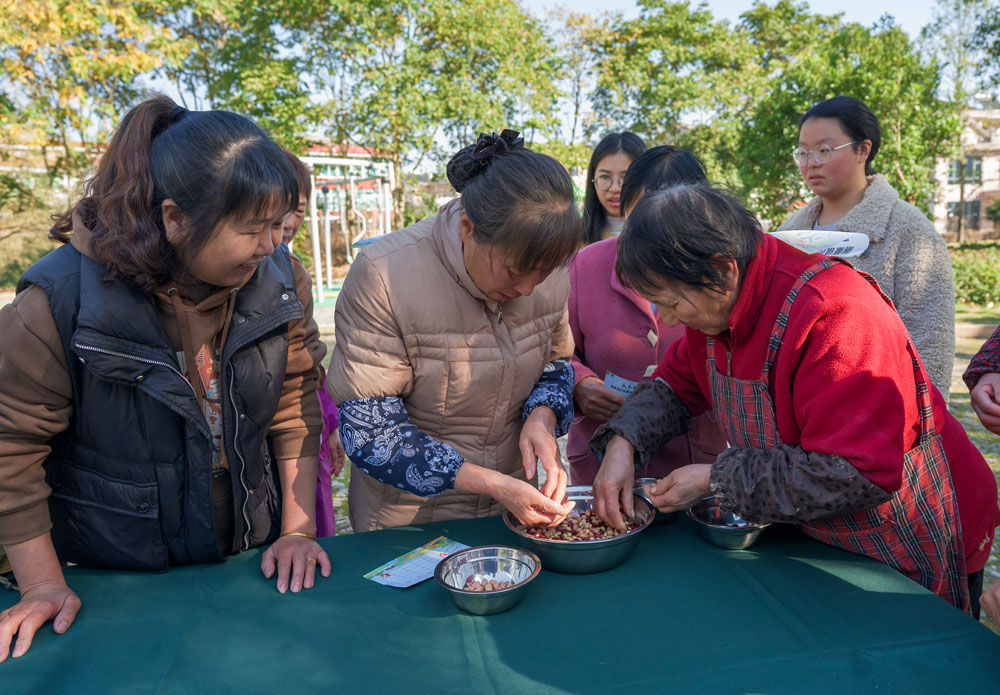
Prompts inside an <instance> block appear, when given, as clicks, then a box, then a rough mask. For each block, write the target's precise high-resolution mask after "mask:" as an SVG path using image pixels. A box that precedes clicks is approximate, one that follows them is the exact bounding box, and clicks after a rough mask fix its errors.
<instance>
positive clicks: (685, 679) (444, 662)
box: [0, 518, 1000, 695]
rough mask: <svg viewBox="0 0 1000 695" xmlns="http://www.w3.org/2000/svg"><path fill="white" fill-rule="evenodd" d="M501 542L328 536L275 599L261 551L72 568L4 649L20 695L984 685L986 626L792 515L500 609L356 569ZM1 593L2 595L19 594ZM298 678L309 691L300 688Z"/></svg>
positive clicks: (543, 590)
mask: <svg viewBox="0 0 1000 695" xmlns="http://www.w3.org/2000/svg"><path fill="white" fill-rule="evenodd" d="M442 534H443V535H447V536H448V537H450V538H452V539H454V540H458V541H461V542H463V543H467V544H469V545H479V544H484V543H510V542H511V541H512V540H513V536H512V535H511V534H510V533H509V532H508V531H507V529H505V528H504V527H503V525H502V523H501V522H500V520H499V519H497V518H491V519H477V520H471V521H458V522H450V523H443V524H432V525H428V526H423V527H409V528H401V529H392V530H387V531H379V532H375V533H364V534H358V535H353V536H341V537H338V538H333V539H327V540H324V541H323V544H324V546H325V547H326V549H327V551H328V552H329V553H330V556H331V557H332V559H333V562H334V574H333V576H332V577H331V578H329V579H325V580H324V579H319V580H318V582H317V588H314V589H312V590H311V591H304V592H302V593H301V594H297V595H293V594H287V595H279V594H278V593H277V591H276V590H275V589H274V584H273V582H271V581H267V580H265V579H264V578H263V576H261V574H260V570H259V555H258V553H256V552H251V553H244V554H243V555H240V556H237V557H234V558H232V559H230V560H229V561H227V562H226V563H225V564H223V565H216V566H199V567H182V568H176V569H172V570H171V571H170V572H168V573H166V574H161V575H144V574H135V573H120V572H102V571H93V570H82V569H77V568H74V569H71V570H69V571H68V572H67V580H68V581H69V583H70V584H71V586H73V587H74V588H75V590H76V591H77V593H79V595H80V598H81V599H82V600H83V610H82V611H81V613H80V615H79V617H78V619H77V622H76V624H75V625H74V626H73V627H72V628H71V629H70V630H69V632H68V633H67V634H65V635H62V636H58V635H55V634H54V633H53V632H52V630H51V628H50V627H46V628H43V630H42V631H40V633H39V634H38V636H37V637H36V639H35V643H34V646H33V647H32V649H31V651H29V652H28V654H26V655H25V656H23V657H21V658H19V659H14V660H8V661H7V662H5V663H3V664H0V692H2V693H4V695H6V694H7V693H10V694H15V693H16V694H18V695H23V694H26V693H46V694H48V693H71V692H72V693H88V692H94V693H205V694H208V693H212V694H214V693H220V692H239V693H262V692H269V693H285V692H295V693H302V692H330V693H361V692H365V693H425V692H433V693H498V694H500V693H502V694H503V695H508V694H510V693H629V695H635V694H636V693H666V692H677V693H712V694H713V695H719V694H721V693H821V692H831V693H862V692H863V693H868V692H883V693H897V692H907V693H945V692H969V693H982V694H985V693H994V692H998V690H1000V637H997V636H996V635H994V634H993V633H991V632H990V631H989V630H987V629H986V628H985V627H983V626H981V625H979V624H978V623H976V622H974V621H973V620H972V619H971V618H969V617H967V616H965V615H963V614H962V613H960V612H959V611H957V610H955V609H954V608H952V607H951V606H949V605H948V604H946V603H945V602H944V601H942V600H941V599H939V598H937V597H935V596H933V595H931V594H930V593H928V592H927V591H925V590H923V589H922V588H920V587H919V586H917V585H916V584H913V583H912V582H910V581H909V580H907V579H905V578H903V577H902V576H900V575H898V574H896V573H895V572H893V571H891V570H889V569H888V568H886V567H884V566H883V565H880V564H878V563H875V562H873V561H870V560H867V559H865V558H862V557H859V556H855V555H850V554H848V553H844V552H841V551H838V550H834V549H832V548H829V547H827V546H824V545H821V544H819V543H816V542H814V541H811V540H808V539H806V538H805V537H803V536H801V535H799V534H797V533H795V532H793V531H789V530H781V529H776V528H772V529H769V530H768V531H767V532H766V533H765V535H764V536H763V538H762V540H761V542H760V544H758V545H757V546H755V547H754V548H751V549H750V550H748V551H742V552H731V551H724V550H721V549H717V548H714V547H712V546H709V545H706V544H705V543H704V542H702V541H701V540H700V539H699V538H698V537H697V536H696V535H695V532H694V527H693V524H692V522H690V521H689V520H688V519H686V518H684V519H681V520H680V521H679V522H678V523H676V524H674V525H672V526H661V527H653V528H650V529H648V530H647V532H645V534H644V536H643V538H642V540H641V542H640V544H639V547H638V549H637V550H636V553H635V554H634V555H633V556H632V558H631V559H630V560H629V561H628V562H627V563H626V564H624V565H623V566H621V567H618V568H617V569H614V570H611V571H608V572H603V573H600V574H591V575H566V574H557V573H554V572H547V571H543V572H542V573H541V574H540V575H539V576H538V578H537V579H536V580H535V582H534V583H533V585H532V586H531V587H530V590H529V591H528V593H527V596H526V597H525V599H524V601H523V602H522V603H521V604H520V605H519V606H518V607H516V608H515V609H514V610H512V611H510V612H508V613H503V614H500V615H494V616H488V617H474V616H469V615H466V614H463V613H461V612H460V611H459V610H458V609H457V608H456V607H455V606H454V604H453V603H452V601H451V598H450V597H449V596H448V595H447V594H446V593H445V592H444V591H443V590H442V589H441V588H440V587H439V586H437V584H436V583H435V582H434V580H433V579H431V580H428V581H426V582H424V583H423V584H420V585H417V586H416V587H413V588H410V589H394V588H390V587H385V586H381V585H379V584H376V583H374V582H371V581H368V580H366V579H364V578H363V577H362V574H364V573H365V572H367V571H368V570H371V569H373V568H375V567H377V566H378V565H380V564H382V563H383V562H386V561H388V560H390V559H392V558H393V557H396V556H397V555H400V554H402V553H403V552H405V551H408V550H410V549H412V548H415V547H417V546H419V545H422V544H423V543H425V542H427V541H429V540H432V539H433V538H435V537H437V536H438V535H442ZM15 598H16V596H15V595H14V594H13V593H9V592H7V593H4V594H2V595H0V608H6V607H8V606H9V605H12V604H13V603H14V599H15ZM307 688H309V689H310V690H306V689H307Z"/></svg>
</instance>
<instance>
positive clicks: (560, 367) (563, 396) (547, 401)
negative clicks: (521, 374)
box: [521, 358, 576, 437]
mask: <svg viewBox="0 0 1000 695" xmlns="http://www.w3.org/2000/svg"><path fill="white" fill-rule="evenodd" d="M575 385H576V373H575V371H574V370H573V365H572V364H570V361H569V360H568V359H566V358H563V359H558V360H552V361H551V362H549V363H548V364H546V365H545V368H544V369H542V375H541V376H540V377H538V381H537V382H535V388H534V390H533V391H532V392H531V395H530V396H528V400H527V401H525V403H524V409H523V410H522V411H521V417H522V418H523V419H524V420H527V419H528V415H530V414H531V411H532V410H534V409H535V408H537V407H538V406H540V405H547V406H549V407H550V408H552V411H553V412H554V413H555V414H556V422H557V424H556V436H557V437H561V436H563V435H564V434H566V433H567V432H569V426H570V425H571V424H572V423H573V387H574V386H575Z"/></svg>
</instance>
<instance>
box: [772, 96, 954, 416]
mask: <svg viewBox="0 0 1000 695" xmlns="http://www.w3.org/2000/svg"><path fill="white" fill-rule="evenodd" d="M881 141H882V133H881V129H880V127H879V123H878V119H877V118H876V117H875V114H873V113H872V112H871V110H870V109H869V108H868V107H867V106H866V105H865V104H864V102H862V101H860V100H859V99H855V98H853V97H843V96H840V97H834V98H833V99H827V100H826V101H821V102H819V103H818V104H816V105H814V106H813V107H812V108H810V109H809V110H808V111H806V113H805V114H804V115H803V116H802V118H801V119H799V143H798V147H797V148H796V150H795V152H793V153H792V156H793V158H794V159H795V161H796V163H797V164H798V166H799V171H800V172H801V174H802V178H803V179H804V180H805V182H806V184H807V185H808V186H809V188H810V189H811V190H812V192H813V193H815V194H816V197H815V198H813V199H812V200H811V201H809V203H808V204H807V205H806V206H805V207H804V208H802V209H801V210H799V211H798V212H796V213H795V214H794V215H792V216H791V217H790V218H789V219H788V221H786V222H785V223H784V224H783V225H781V227H780V228H781V229H782V230H785V229H819V230H837V231H841V232H860V233H862V234H867V235H868V237H869V239H870V243H869V246H868V250H866V251H865V252H864V253H863V254H862V255H861V256H859V257H857V258H852V259H851V262H852V263H853V264H854V266H855V267H857V268H858V269H859V270H863V271H865V272H866V273H869V274H870V275H872V276H873V277H874V278H875V280H877V281H878V284H879V287H881V288H882V290H883V291H884V292H885V293H886V294H887V295H889V298H890V299H892V302H893V304H895V306H896V311H897V312H898V313H899V317H900V318H901V319H902V320H903V324H904V325H905V326H906V329H907V330H908V331H909V333H910V337H911V338H912V339H913V343H914V345H916V347H917V351H918V352H919V353H920V358H921V359H922V360H923V362H924V367H925V368H926V370H927V374H928V376H929V377H930V379H931V383H933V384H934V386H936V387H937V389H938V391H940V392H941V395H942V396H944V398H945V400H946V401H947V400H948V391H949V388H950V384H951V371H952V365H953V364H954V361H955V288H954V282H953V279H952V270H951V258H950V256H949V254H948V249H947V247H946V246H945V243H944V239H942V238H941V235H940V234H938V233H937V231H935V229H934V225H933V224H932V223H931V221H930V220H929V219H927V216H926V215H924V214H923V213H922V212H920V210H918V209H917V208H915V207H914V206H913V205H910V204H909V203H907V202H905V201H903V200H900V198H899V194H898V193H897V192H896V190H895V189H894V188H893V187H892V186H891V185H890V184H889V182H888V181H887V180H886V178H885V176H883V175H882V174H876V173H875V170H874V169H873V168H872V160H873V159H874V158H875V155H876V154H877V153H878V149H879V145H880V144H881Z"/></svg>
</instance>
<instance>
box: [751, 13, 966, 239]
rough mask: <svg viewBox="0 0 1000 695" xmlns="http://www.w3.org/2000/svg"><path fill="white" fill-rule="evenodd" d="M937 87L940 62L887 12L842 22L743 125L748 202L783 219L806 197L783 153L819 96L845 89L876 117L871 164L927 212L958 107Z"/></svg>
mask: <svg viewBox="0 0 1000 695" xmlns="http://www.w3.org/2000/svg"><path fill="white" fill-rule="evenodd" d="M939 85H940V68H939V67H938V66H937V65H936V64H935V63H933V62H931V63H930V64H925V63H923V62H922V61H921V59H920V56H919V55H918V53H917V51H916V50H915V47H914V46H913V44H912V42H911V41H910V39H909V38H908V37H907V36H906V34H905V33H904V32H903V31H902V30H901V29H900V28H899V27H897V26H895V25H894V24H893V22H892V20H891V18H883V20H882V21H881V22H880V23H879V24H877V25H876V26H875V27H874V28H872V29H868V28H866V27H862V26H860V25H857V24H848V25H844V26H842V27H841V28H840V29H838V30H837V31H836V33H834V34H833V35H832V37H831V38H829V39H828V40H825V41H822V42H818V43H817V44H816V46H815V50H813V51H811V52H809V53H806V54H803V55H801V56H799V57H798V58H797V59H796V60H795V61H794V62H793V63H791V64H790V65H788V67H787V68H786V69H784V70H783V71H782V72H781V74H780V75H779V76H778V77H777V79H776V80H775V81H774V83H773V85H772V87H771V89H770V90H769V91H768V93H767V95H766V96H765V97H764V98H763V99H762V100H761V102H760V103H759V104H758V105H757V107H756V109H755V110H754V112H753V114H752V116H751V117H750V118H748V119H747V120H746V121H745V122H744V123H743V126H742V135H741V153H742V157H740V159H739V160H738V161H737V162H736V166H737V168H738V169H739V171H740V176H741V179H742V182H743V185H744V188H745V190H747V191H752V192H754V195H753V197H751V199H750V201H749V202H750V203H751V205H752V206H753V207H754V208H755V209H756V210H757V212H758V213H760V214H761V215H762V216H764V217H767V218H771V219H776V220H780V219H781V218H783V217H785V216H786V215H787V211H788V209H789V207H790V206H791V205H792V204H793V203H794V202H795V201H796V200H797V199H802V198H804V197H806V196H808V195H810V194H809V193H808V191H807V190H806V189H805V187H804V184H803V183H802V181H801V178H800V177H799V175H798V171H797V168H796V167H795V165H794V163H793V162H792V160H791V158H790V157H789V156H788V152H790V151H791V150H792V149H793V147H794V145H795V142H796V134H797V128H798V118H799V116H801V114H802V113H804V112H805V111H806V110H807V109H808V108H809V106H810V105H812V104H814V103H816V102H818V101H822V100H823V99H828V98H830V97H833V96H837V95H849V96H854V97H857V98H858V99H861V100H862V101H864V102H865V103H866V104H868V106H869V107H870V108H871V109H872V111H873V112H874V113H875V114H876V115H877V116H878V118H879V121H880V123H881V126H882V146H881V149H880V151H879V154H878V156H877V159H876V160H875V163H874V165H875V168H876V169H878V170H880V171H882V172H883V173H884V174H885V175H886V176H887V177H888V178H889V179H890V181H891V182H892V184H893V186H894V187H895V188H896V189H897V190H898V191H899V194H900V197H902V198H903V199H904V200H908V201H909V202H911V203H914V204H916V205H918V206H919V207H921V208H922V209H924V210H925V211H926V210H927V209H928V207H929V205H930V203H931V201H932V200H933V192H934V181H933V169H934V165H935V160H936V159H937V158H938V157H942V156H946V155H947V154H948V153H950V152H952V151H953V149H954V147H955V146H956V144H957V142H958V138H959V136H960V132H961V131H960V125H959V118H958V109H957V108H956V107H955V105H954V104H952V103H948V102H943V101H941V100H940V99H938V97H937V92H938V88H939Z"/></svg>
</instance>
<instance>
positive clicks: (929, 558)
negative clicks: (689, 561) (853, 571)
mask: <svg viewBox="0 0 1000 695" xmlns="http://www.w3.org/2000/svg"><path fill="white" fill-rule="evenodd" d="M835 261H836V262H840V263H843V264H844V265H846V266H848V267H853V266H851V264H850V263H847V262H846V261H843V260H841V259H834V258H830V259H826V260H823V261H820V262H818V263H816V264H815V265H813V266H812V267H811V268H809V269H808V270H806V271H805V272H804V273H803V274H802V275H801V276H799V278H798V280H797V281H796V282H795V285H794V286H793V287H792V290H791V292H789V293H788V297H787V298H786V299H785V303H784V305H783V306H782V308H781V312H780V313H779V314H778V318H777V320H776V321H775V324H774V329H773V330H772V331H771V338H770V341H769V344H768V350H767V357H766V359H765V360H764V368H763V371H762V373H761V376H760V378H759V379H756V380H750V379H736V378H734V377H733V376H732V369H731V362H732V355H731V354H730V353H727V360H728V362H729V364H727V367H726V373H725V374H722V373H721V372H719V370H718V369H716V366H715V351H714V345H715V341H714V340H713V339H712V338H711V337H708V370H709V381H710V383H711V388H712V403H713V404H714V409H715V414H716V417H717V418H718V420H719V427H720V428H721V429H722V432H723V434H725V435H726V437H727V439H728V440H729V442H730V443H731V445H732V446H737V447H740V448H758V449H770V448H773V447H774V446H775V445H776V444H777V443H778V442H780V441H781V438H780V436H779V434H778V426H777V422H776V418H775V414H774V404H773V403H772V401H771V396H770V394H769V393H768V376H769V374H770V371H771V368H772V367H773V366H774V361H775V357H776V356H777V353H778V348H779V347H780V346H781V342H782V339H783V337H784V333H785V328H786V327H787V325H788V315H789V312H790V310H791V307H792V303H793V302H794V301H795V298H796V297H797V296H798V293H799V291H800V290H801V289H802V287H803V286H804V285H805V284H806V283H807V282H808V281H809V280H810V279H811V278H812V277H813V276H814V275H816V273H818V272H820V271H822V270H824V269H826V268H830V267H832V266H833V263H834V262H835ZM861 275H862V276H864V277H865V279H866V280H868V282H870V283H871V285H872V286H873V287H874V288H875V289H876V290H877V291H878V292H879V294H880V295H881V296H882V298H883V299H885V301H886V302H887V303H888V304H889V305H890V306H892V302H891V301H890V300H889V298H888V297H886V296H885V294H884V293H882V291H881V290H880V289H879V287H878V284H877V283H876V282H875V281H874V280H873V279H872V278H871V276H869V275H867V274H866V273H861ZM906 348H907V351H908V352H909V353H910V358H911V360H912V362H913V373H914V375H915V377H916V381H917V398H918V401H919V405H920V431H921V434H920V440H919V442H918V444H917V446H916V447H914V448H913V449H911V450H910V451H907V452H906V454H905V455H904V456H903V480H902V486H901V487H900V489H899V490H898V491H897V492H895V493H894V494H893V495H892V497H891V498H890V499H889V500H887V501H886V502H884V503H882V504H880V505H879V506H877V507H875V508H873V509H869V510H866V511H861V512H856V513H854V514H848V515H845V516H839V517H831V518H828V519H822V520H818V521H811V522H806V523H801V524H797V526H798V528H799V529H801V530H802V531H803V532H804V533H806V534H807V535H809V536H811V537H812V538H815V539H816V540H818V541H822V542H823V543H827V544H829V545H832V546H835V547H838V548H842V549H844V550H848V551H850V552H853V553H857V554H859V555H866V556H868V557H871V558H874V559H876V560H880V561H881V562H884V563H885V564H887V565H889V566H890V567H893V568H894V569H896V570H898V571H900V572H902V573H903V574H905V575H906V576H907V577H909V578H910V579H912V580H913V581H915V582H917V583H919V584H921V585H922V586H924V587H926V588H927V589H929V590H930V591H932V592H934V593H935V594H937V595H938V596H940V597H941V598H943V599H945V600H946V601H948V602H949V603H951V604H952V605H955V606H957V607H959V608H961V609H962V610H964V611H965V612H967V613H968V612H969V591H968V585H967V577H966V570H965V551H964V547H963V544H962V529H961V523H960V521H959V516H958V504H957V502H956V500H955V490H954V487H953V485H952V481H951V472H950V471H949V469H948V461H947V459H946V457H945V453H944V446H943V445H942V443H941V437H940V436H939V435H938V434H937V432H936V431H935V428H934V414H933V411H932V407H931V397H930V390H929V387H928V385H927V380H926V378H925V377H924V374H923V370H922V369H921V367H920V362H919V360H918V359H917V356H916V351H915V349H914V348H913V346H912V345H911V344H910V342H909V341H907V346H906Z"/></svg>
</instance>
